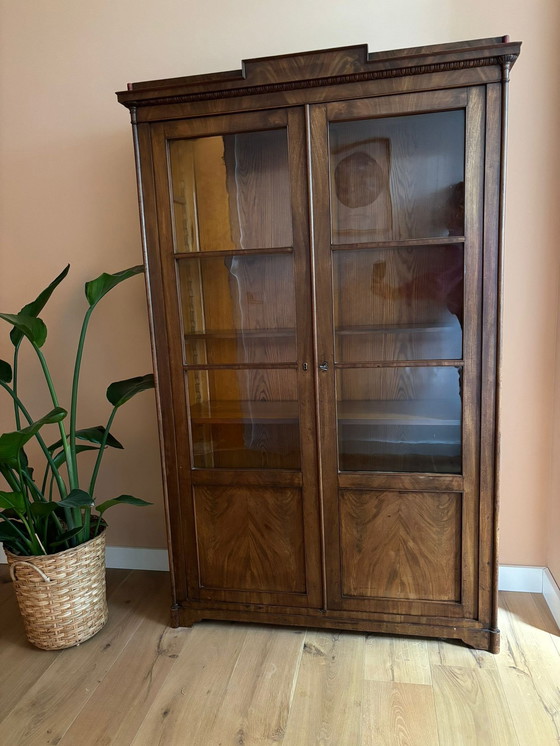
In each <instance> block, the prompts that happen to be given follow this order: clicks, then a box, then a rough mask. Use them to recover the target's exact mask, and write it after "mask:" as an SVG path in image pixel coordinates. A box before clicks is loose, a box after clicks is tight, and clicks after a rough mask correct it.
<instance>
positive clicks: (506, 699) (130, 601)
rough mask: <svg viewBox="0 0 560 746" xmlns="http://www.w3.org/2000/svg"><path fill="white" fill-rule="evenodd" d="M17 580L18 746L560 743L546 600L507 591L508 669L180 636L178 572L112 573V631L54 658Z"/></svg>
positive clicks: (256, 639)
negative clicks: (30, 624) (34, 639)
mask: <svg viewBox="0 0 560 746" xmlns="http://www.w3.org/2000/svg"><path fill="white" fill-rule="evenodd" d="M6 577H7V576H6V571H5V569H4V571H2V569H1V568H0V597H2V596H3V594H4V593H5V595H4V596H3V600H0V624H1V627H2V637H1V642H0V671H2V674H3V675H2V676H1V677H0V744H1V745H2V746H4V744H6V746H49V745H51V746H54V744H58V746H94V744H95V746H107V745H108V744H113V745H114V746H121V745H122V746H129V745H130V744H134V746H157V744H160V745H161V746H175V744H177V746H229V744H231V746H241V744H243V746H252V745H253V744H255V745H256V744H259V746H264V745H265V744H269V745H270V746H273V744H282V746H312V745H316V744H322V745H323V746H366V745H367V746H370V744H371V745H372V746H373V744H375V746H385V745H386V744H389V745H390V746H393V744H394V745H395V746H396V745H397V744H398V746H405V744H406V746H415V744H422V746H471V745H472V746H552V744H557V745H558V744H560V689H559V687H560V634H559V632H558V629H557V627H556V625H555V623H554V620H553V619H552V617H551V615H550V612H549V610H548V607H547V606H546V603H545V602H544V600H543V598H542V596H540V595H539V594H526V593H505V594H501V610H500V627H501V630H502V652H501V653H500V655H498V656H492V655H490V654H487V653H483V652H480V651H475V650H472V649H470V648H468V647H465V646H463V645H459V644H453V643H450V642H446V641H439V640H418V639H414V638H404V637H403V638H400V637H390V636H381V635H380V636H377V635H376V636H373V635H371V636H366V635H361V634H351V633H350V634H349V633H339V634H336V633H330V632H324V631H323V632H307V633H306V632H304V631H301V630H293V629H287V628H272V627H268V626H267V627H261V626H258V625H242V624H233V623H231V624H230V623H219V622H215V623H214V622H212V623H211V622H204V623H200V624H196V625H195V626H194V627H193V628H192V629H190V630H187V629H178V630H173V629H170V628H169V627H168V626H167V622H168V609H169V596H168V576H167V574H165V573H149V572H144V573H143V572H139V571H132V572H131V571H128V570H109V571H108V574H107V577H108V596H109V607H110V617H109V624H108V625H107V627H106V628H105V629H104V630H102V631H101V632H100V633H99V634H98V635H97V636H96V637H94V638H93V639H92V640H90V641H88V642H87V643H84V644H83V645H81V646H79V647H77V648H70V649H68V650H64V651H59V652H48V651H41V650H38V649H36V648H34V647H32V646H31V645H29V643H27V641H26V639H25V636H24V632H23V625H22V622H21V618H20V616H19V611H18V608H17V604H16V600H15V595H14V594H13V588H4V587H1V586H2V582H1V581H2V578H6ZM6 585H8V584H6ZM302 643H303V644H302ZM175 656H177V657H175ZM428 662H429V666H428Z"/></svg>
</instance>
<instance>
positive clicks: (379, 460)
mask: <svg viewBox="0 0 560 746" xmlns="http://www.w3.org/2000/svg"><path fill="white" fill-rule="evenodd" d="M337 399H338V415H337V416H338V449H339V468H340V470H341V471H399V472H430V473H434V472H435V473H447V474H459V473H461V371H460V369H458V368H454V367H440V368H432V367H423V368H362V369H360V370H356V369H352V370H349V369H345V370H338V371H337Z"/></svg>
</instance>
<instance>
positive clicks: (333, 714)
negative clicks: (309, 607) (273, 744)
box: [283, 632, 365, 746]
mask: <svg viewBox="0 0 560 746" xmlns="http://www.w3.org/2000/svg"><path fill="white" fill-rule="evenodd" d="M364 654H365V637H364V635H354V634H347V633H340V634H332V633H325V632H308V633H307V634H306V638H305V643H304V646H303V655H302V658H301V663H300V667H299V675H298V680H297V683H296V688H295V691H294V697H293V700H292V707H291V708H290V714H289V717H288V728H287V730H286V735H285V738H284V741H283V743H284V744H287V745H289V746H309V744H325V745H326V744H341V745H342V744H348V746H353V744H359V743H360V741H361V708H362V687H363V675H364Z"/></svg>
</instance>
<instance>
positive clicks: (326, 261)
mask: <svg viewBox="0 0 560 746" xmlns="http://www.w3.org/2000/svg"><path fill="white" fill-rule="evenodd" d="M309 114H310V116H309V130H310V148H311V182H312V194H313V204H312V210H313V213H312V214H313V217H312V221H313V246H312V252H313V265H314V270H315V272H314V274H315V294H316V307H317V316H316V339H317V342H316V345H317V351H316V360H315V375H316V378H317V393H318V398H317V407H318V415H319V416H318V419H319V450H320V453H321V455H322V456H321V458H322V463H323V468H322V480H321V489H322V504H323V511H324V536H325V573H326V583H325V584H326V592H327V598H326V604H327V608H334V607H333V599H334V598H337V597H338V596H339V595H340V593H341V589H340V576H341V567H340V562H341V556H342V554H341V543H340V529H339V525H340V522H339V510H338V469H337V463H338V448H337V432H336V421H337V420H336V388H335V370H334V312H333V310H332V298H333V285H332V270H331V266H332V262H331V235H330V234H331V230H330V213H329V203H330V196H329V172H328V122H327V107H326V105H323V104H319V105H314V106H311V107H310V109H309ZM325 364H326V370H325V369H324V368H325ZM320 366H322V367H320Z"/></svg>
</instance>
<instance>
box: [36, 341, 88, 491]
mask: <svg viewBox="0 0 560 746" xmlns="http://www.w3.org/2000/svg"><path fill="white" fill-rule="evenodd" d="M31 344H32V345H33V348H34V350H35V352H36V353H37V357H38V358H39V362H40V363H41V368H42V369H43V374H44V376H45V380H46V382H47V386H48V388H49V392H50V395H51V399H52V403H53V404H54V406H55V407H59V406H60V404H59V403H58V397H57V395H56V390H55V388H54V384H53V380H52V377H51V374H50V371H49V366H48V365H47V361H46V360H45V356H44V355H43V353H42V352H41V350H40V349H39V347H37V345H36V344H34V343H33V342H32V343H31ZM58 428H59V430H60V437H61V439H62V447H63V448H64V452H65V453H66V465H67V468H68V479H69V480H70V488H71V489H76V488H77V487H78V483H77V480H76V473H75V471H74V469H73V464H74V461H75V460H76V459H75V457H74V459H72V458H71V453H70V446H69V444H68V438H67V437H66V431H65V429H64V425H63V424H62V422H59V423H58Z"/></svg>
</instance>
